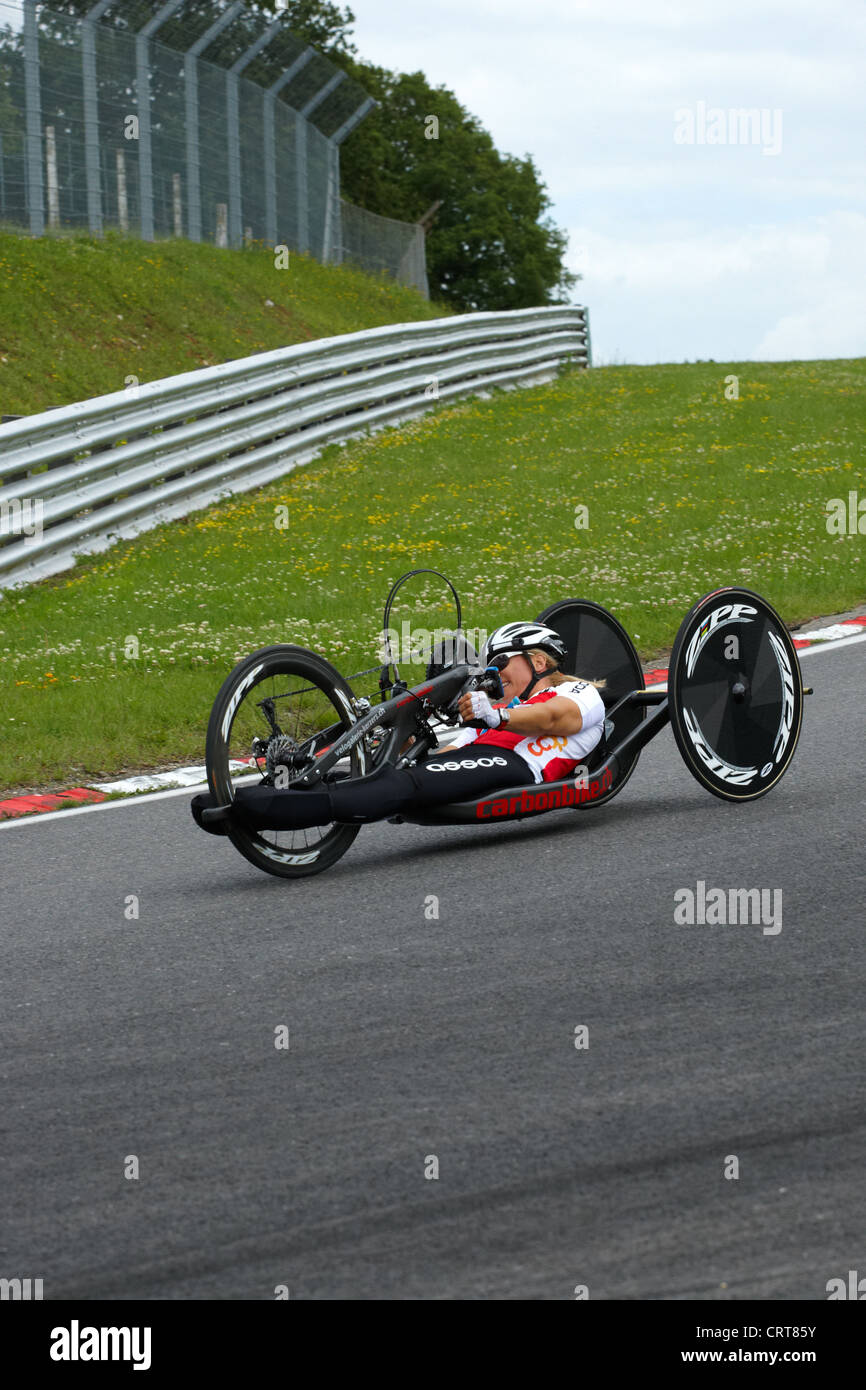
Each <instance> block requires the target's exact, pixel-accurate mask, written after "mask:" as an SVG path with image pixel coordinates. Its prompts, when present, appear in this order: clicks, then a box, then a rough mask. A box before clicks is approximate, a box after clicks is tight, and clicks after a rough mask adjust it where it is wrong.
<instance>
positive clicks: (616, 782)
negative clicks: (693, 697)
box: [536, 598, 646, 810]
mask: <svg viewBox="0 0 866 1390" xmlns="http://www.w3.org/2000/svg"><path fill="white" fill-rule="evenodd" d="M536 622H539V623H546V624H547V626H548V627H552V628H553V630H554V632H557V633H559V636H560V637H561V638H562V640H563V642H564V643H565V645H566V647H567V648H568V653H567V656H566V659H565V661H564V662H563V670H564V671H566V672H568V673H569V674H573V675H576V676H578V677H580V678H582V679H583V680H592V681H604V685H603V687H602V688H601V689H600V690H599V694H600V695H601V697H602V699H603V701H604V706H605V710H606V711H607V710H610V709H612V708H613V706H614V705H615V704H617V702H618V701H619V700H621V699H622V698H623V697H624V696H625V695H628V694H629V693H630V692H631V691H633V690H643V689H644V678H643V670H642V668H641V664H640V657H639V656H638V654H637V652H636V651H635V648H634V644H633V643H632V640H631V638H630V637H629V635H628V633H627V632H626V630H625V628H624V627H623V625H622V623H620V622H618V621H617V619H616V618H615V617H614V616H613V614H612V613H608V611H607V609H606V608H602V606H601V604H600V603H593V602H592V600H591V599H576V598H575V599H561V600H560V602H559V603H554V604H551V606H550V607H549V608H545V610H544V612H543V613H539V615H538V617H537V619H536ZM645 712H646V711H645V708H644V706H643V705H632V706H625V705H624V706H623V708H622V709H620V710H618V711H617V714H616V717H615V719H614V721H613V730H612V732H611V734H610V735H609V737H608V746H611V745H612V744H613V742H614V741H618V740H620V739H622V738H624V737H625V735H626V734H630V733H631V732H632V731H633V730H634V729H636V728H637V727H638V725H639V724H640V723H641V722H642V721H643V719H644V715H645ZM590 757H592V754H590ZM639 757H640V752H639V751H636V752H634V753H631V754H630V755H628V756H627V757H625V758H623V759H622V762H621V763H620V767H619V771H618V773H617V774H616V776H615V777H613V778H612V779H611V781H610V784H609V786H608V787H606V788H602V787H599V788H598V791H597V794H596V795H594V796H592V797H591V798H588V799H587V800H586V801H582V802H580V803H579V806H578V807H577V808H576V809H580V810H584V809H586V808H587V807H595V806H602V805H604V803H605V802H606V801H611V800H612V799H613V798H614V797H615V796H616V794H617V792H620V791H622V789H623V787H624V786H625V784H626V782H627V781H628V779H629V777H630V776H631V774H632V773H633V772H634V770H635V767H636V766H637V760H638V758H639ZM602 780H604V779H602ZM589 784H590V787H592V786H593V785H594V783H593V776H592V773H590V774H589Z"/></svg>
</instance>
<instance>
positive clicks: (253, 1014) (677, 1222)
mask: <svg viewBox="0 0 866 1390" xmlns="http://www.w3.org/2000/svg"><path fill="white" fill-rule="evenodd" d="M864 661H866V644H859V645H854V646H852V647H848V648H846V649H842V650H835V651H832V652H826V653H822V654H821V655H816V656H811V655H810V656H809V657H807V659H806V660H804V662H803V670H804V675H805V679H806V683H807V684H813V685H814V686H815V688H816V693H815V695H814V696H812V697H811V698H809V699H808V700H807V701H806V710H805V716H804V727H803V734H802V737H801V742H800V747H799V750H798V752H797V756H796V757H795V759H794V762H793V764H792V767H791V769H790V770H789V772H788V773H787V775H786V776H785V778H784V779H783V781H782V782H781V783H780V784H779V786H778V787H777V788H776V789H775V790H774V791H773V792H771V793H770V794H769V796H767V797H765V798H763V799H762V800H760V801H757V802H755V803H753V804H752V805H747V806H742V807H736V806H728V805H726V804H724V803H722V802H721V801H719V800H717V799H716V798H714V797H712V796H710V795H708V794H707V793H706V792H704V791H703V790H702V789H701V788H700V787H699V786H698V784H697V782H695V781H694V780H693V779H692V777H691V775H690V774H689V772H688V771H687V769H686V767H685V765H684V764H683V763H682V761H681V759H680V757H679V754H678V753H677V751H676V748H675V745H674V742H673V737H672V735H671V733H670V731H669V730H666V731H664V732H663V733H662V734H661V735H660V736H659V737H658V738H657V739H656V740H655V741H654V742H653V743H652V744H651V745H650V746H649V748H648V749H647V750H646V752H645V753H644V754H643V755H642V757H641V759H640V762H639V765H638V768H637V770H636V772H635V774H634V776H633V777H632V780H631V782H630V783H629V784H628V786H627V787H626V788H625V790H624V791H623V792H622V794H621V795H620V796H619V797H618V798H617V799H616V800H615V801H614V802H612V803H611V805H610V806H608V807H605V808H602V809H601V810H599V811H596V812H573V811H560V812H556V813H554V814H552V815H550V816H548V817H544V818H542V819H540V820H537V821H533V822H525V823H523V824H516V825H506V826H500V827H497V828H496V829H495V830H488V829H482V828H479V829H475V828H471V829H469V830H465V829H460V828H444V829H424V828H421V827H414V826H408V825H404V826H399V827H396V826H391V825H387V824H386V825H377V826H371V827H367V828H365V829H364V830H362V832H361V834H360V835H359V837H358V839H357V840H356V841H355V844H354V846H353V848H352V849H351V850H350V852H349V853H348V855H347V856H346V857H345V858H344V859H343V860H341V861H340V863H339V864H338V865H337V866H336V867H335V868H334V869H332V870H330V871H329V872H327V873H325V874H323V875H321V876H320V877H318V878H313V879H310V880H306V881H301V882H297V883H288V884H287V883H283V882H280V881H278V880H276V879H271V878H269V877H266V876H265V875H263V874H260V873H259V872H257V871H256V870H255V869H254V868H252V866H251V865H248V864H247V863H246V862H245V861H244V860H243V859H241V857H240V856H239V855H237V853H236V852H235V851H234V850H233V849H232V848H231V847H230V846H229V845H228V844H226V843H225V842H223V841H220V840H216V839H213V838H211V837H207V836H204V835H202V834H201V833H200V832H199V831H197V830H196V828H195V827H194V825H193V822H192V820H191V818H190V815H189V811H188V797H187V796H186V795H184V796H179V797H169V798H165V799H160V800H156V801H152V802H147V803H141V804H128V805H125V806H123V807H120V808H116V807H111V808H99V809H98V810H96V811H94V812H92V813H89V814H84V815H67V816H64V817H62V818H55V819H52V820H51V821H50V822H49V823H40V822H39V821H35V822H30V823H27V824H22V825H17V826H14V827H10V828H8V829H5V830H3V831H0V865H2V882H3V894H2V908H0V911H2V916H3V933H2V941H3V970H2V977H3V1005H2V1019H3V1024H2V1029H3V1045H2V1075H3V1084H2V1091H3V1108H2V1131H3V1133H2V1143H0V1152H2V1158H0V1172H2V1183H3V1193H4V1202H3V1218H2V1233H0V1275H3V1276H4V1277H7V1278H11V1277H19V1278H42V1279H43V1280H44V1295H45V1298H46V1299H56V1298H72V1299H90V1298H112V1299H126V1298H153V1299H157V1298H159V1299H165V1298H168V1299H202V1298H215V1299H273V1298H274V1295H275V1289H276V1287H277V1286H278V1285H286V1286H288V1289H289V1292H290V1296H291V1298H292V1299H298V1298H301V1299H374V1298H383V1299H571V1298H573V1297H574V1290H575V1286H577V1285H585V1286H586V1287H587V1288H588V1292H589V1297H590V1298H591V1299H707V1300H709V1299H739V1298H760V1299H780V1300H786V1299H826V1296H827V1294H826V1284H827V1281H828V1280H829V1279H831V1278H834V1277H837V1276H841V1277H842V1278H846V1277H847V1272H848V1271H849V1270H851V1269H859V1270H860V1271H861V1273H862V1272H866V1271H864V1270H863V1251H864V1248H866V1241H864V1236H866V1202H864V1189H863V1172H864V1169H866V1111H864V1098H866V1083H864V1028H863V978H864V970H863V967H864V954H866V950H864V913H863V901H864V891H863V890H864V869H863V862H864V852H863V851H864V843H866V834H864V820H866V817H864V794H863V749H864V717H863V699H864V681H863V673H864ZM697 880H703V881H704V882H705V883H706V885H707V888H710V887H722V888H725V889H727V888H733V887H739V888H751V887H759V888H769V889H775V888H781V890H782V893H783V918H782V928H781V930H780V931H779V932H778V933H776V934H768V933H765V932H764V930H763V927H762V925H761V924H760V923H749V924H739V925H694V926H684V925H677V924H675V922H674V906H675V904H674V894H675V892H676V890H677V889H681V888H686V887H691V888H692V889H694V888H695V887H696V882H697ZM131 894H136V895H137V896H138V898H139V904H140V906H139V917H138V920H127V918H126V917H125V915H124V910H125V901H126V899H127V897H128V895H131ZM434 894H435V895H436V896H437V897H438V900H439V917H438V920H435V919H428V917H427V916H425V900H426V899H427V898H428V896H429V895H434ZM280 1025H286V1026H287V1027H288V1028H289V1047H288V1049H287V1050H286V1049H283V1050H278V1049H277V1048H275V1046H274V1040H275V1029H277V1028H278V1027H279V1026H280ZM578 1025H585V1026H586V1027H587V1028H588V1030H589V1035H588V1037H589V1046H588V1047H587V1048H585V1049H580V1050H579V1049H577V1048H576V1047H575V1045H574V1043H575V1027H576V1026H578ZM129 1155H135V1156H136V1157H137V1158H138V1162H139V1165H140V1169H139V1171H140V1176H139V1177H138V1179H137V1180H130V1179H127V1178H126V1177H125V1176H124V1166H125V1161H126V1159H127V1156H129ZM430 1156H435V1157H436V1158H437V1159H438V1165H439V1176H438V1179H432V1178H425V1164H426V1166H427V1168H428V1170H430V1169H431V1168H432V1164H431V1163H430V1162H429V1161H428V1160H429V1158H430ZM730 1156H735V1157H736V1158H737V1160H738V1163H739V1177H738V1178H735V1179H734V1178H726V1177H725V1176H724V1174H725V1169H726V1166H727V1168H728V1170H729V1171H730V1170H731V1169H732V1166H733V1165H732V1164H731V1162H730Z"/></svg>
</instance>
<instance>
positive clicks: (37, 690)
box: [0, 359, 866, 789]
mask: <svg viewBox="0 0 866 1390" xmlns="http://www.w3.org/2000/svg"><path fill="white" fill-rule="evenodd" d="M730 373H736V374H737V376H738V377H739V399H738V400H726V399H725V394H724V387H725V380H724V379H725V377H726V376H728V374H730ZM864 396H866V359H857V360H850V361H830V362H805V363H775V364H755V363H745V364H740V365H738V364H736V363H732V364H725V365H722V364H716V363H698V364H696V365H688V366H659V367H610V368H604V369H602V370H598V371H591V372H581V371H573V372H570V373H567V374H564V375H562V376H561V377H559V378H558V379H557V380H556V381H555V382H552V383H550V384H549V385H547V386H544V387H539V388H534V389H532V390H524V391H514V392H498V393H496V394H495V395H494V396H493V397H492V398H490V399H488V400H474V401H468V402H464V403H459V404H456V405H451V406H442V407H441V408H438V409H437V410H436V412H435V413H434V414H432V415H429V416H426V417H424V418H423V419H421V420H419V421H416V422H415V423H413V424H411V425H408V426H406V427H403V428H401V429H394V430H389V431H385V432H383V433H381V434H378V435H375V436H373V437H371V438H369V439H367V440H360V441H357V442H353V443H351V444H349V445H347V446H345V447H344V448H339V447H336V446H335V447H332V448H331V449H329V450H328V451H327V453H326V454H325V455H323V456H322V457H321V458H320V459H318V460H316V461H314V462H313V463H310V464H307V465H304V466H302V467H299V468H297V469H296V470H295V471H294V472H292V473H291V474H289V475H288V476H287V477H286V478H284V479H283V480H282V481H280V482H278V483H275V484H273V485H271V486H270V487H268V488H266V489H263V490H261V491H259V492H255V493H250V494H246V495H244V496H242V497H239V498H236V499H235V500H233V501H229V502H226V503H224V504H222V505H220V506H218V507H215V508H213V509H211V510H210V511H207V512H200V513H197V514H193V515H191V516H190V517H189V518H187V519H186V520H185V521H183V522H177V523H174V524H172V525H169V526H165V527H162V528H160V529H158V530H155V531H153V532H150V533H149V534H147V535H145V536H143V537H141V538H139V539H138V540H137V541H134V542H130V543H125V544H122V545H118V546H116V547H115V548H114V549H112V550H110V551H108V552H105V553H104V554H103V555H101V556H99V557H95V558H93V559H91V560H86V561H83V562H80V564H79V566H78V568H77V569H76V570H75V571H71V572H68V573H67V574H65V575H59V576H57V577H56V578H55V579H54V580H49V581H46V582H44V583H42V584H39V585H36V586H34V587H32V588H31V589H29V590H27V591H26V592H24V593H21V594H13V595H11V596H7V597H6V598H5V599H4V600H2V601H0V655H2V658H3V671H4V677H3V681H4V684H3V702H2V716H0V785H2V786H5V787H7V788H10V789H12V788H36V787H44V786H47V785H51V784H58V783H62V784H65V785H71V784H74V783H76V782H80V781H84V780H87V779H93V778H96V777H97V776H99V777H106V776H110V775H113V774H115V773H120V772H121V771H122V770H126V769H129V768H135V769H136V770H138V769H141V768H145V767H152V766H161V767H168V766H171V765H177V764H181V763H184V762H190V761H196V762H197V761H201V760H202V759H203V750H204V732H205V727H206V724H207V718H208V713H209V710H210V706H211V704H212V701H213V698H214V695H215V694H216V691H217V689H218V687H219V685H220V684H221V682H222V680H223V679H224V677H225V675H226V674H227V672H228V671H229V669H230V668H231V666H232V665H233V664H234V663H235V662H236V661H237V660H239V659H240V658H241V657H242V656H244V655H246V654H247V653H248V652H250V651H252V650H254V649H255V648H256V647H260V646H264V645H266V644H268V643H271V642H278V641H287V642H297V643H300V644H301V645H304V646H310V647H313V648H315V649H317V650H319V651H321V652H322V654H323V655H325V656H327V657H329V658H330V659H331V660H332V661H333V662H334V663H335V665H337V666H338V667H339V669H340V670H342V671H343V672H344V673H351V672H354V671H357V670H359V669H360V668H362V667H368V666H371V665H373V664H374V662H375V660H376V652H377V641H376V639H377V635H378V629H379V626H380V624H381V610H382V606H383V603H384V598H385V594H386V592H387V588H388V586H389V585H390V583H391V582H392V581H393V580H394V579H395V578H396V577H397V576H398V575H400V574H401V573H402V572H403V571H404V570H407V569H410V568H412V567H414V566H418V565H431V566H434V567H436V568H438V569H442V570H444V572H445V573H446V574H448V575H449V576H450V577H451V578H452V580H453V581H454V582H455V584H456V586H457V589H458V591H459V593H460V595H461V597H462V599H463V603H464V622H465V624H466V625H467V626H469V627H485V628H488V629H491V628H492V627H494V626H495V625H498V624H499V623H502V622H504V621H507V620H508V619H510V618H514V617H521V616H524V615H525V616H535V615H536V614H537V613H538V612H539V611H540V610H541V609H542V608H543V607H545V606H546V605H547V604H548V603H550V602H552V601H553V600H555V599H559V598H565V597H575V596H583V597H588V598H592V599H595V600H596V601H598V602H600V603H602V604H604V605H605V607H608V608H610V609H611V610H612V611H613V612H614V613H615V614H616V615H617V617H619V618H620V620H621V621H622V622H623V623H624V624H625V626H626V628H627V629H628V630H629V631H630V632H631V633H632V634H634V638H635V642H636V645H637V647H638V649H639V650H640V652H641V654H642V655H643V656H646V657H649V656H653V655H655V654H657V653H659V652H660V651H662V650H663V649H664V648H665V647H668V646H669V645H670V643H671V641H672V639H673V636H674V634H675V632H676V629H677V627H678V626H679V623H680V621H681V619H682V617H683V616H684V614H685V612H686V610H687V608H688V607H689V606H690V605H691V604H692V603H693V602H694V601H695V600H696V599H697V598H699V597H700V596H701V595H702V594H703V593H705V592H706V591H708V590H710V589H713V588H717V587H719V586H720V585H723V584H731V583H733V584H742V585H744V586H745V587H747V588H751V589H754V590H757V591H758V592H759V593H761V594H763V595H765V596H766V597H767V598H768V599H769V600H770V602H771V603H773V604H774V605H775V606H776V607H777V608H778V609H779V610H780V611H781V613H782V614H783V616H784V617H785V619H786V620H788V621H789V622H792V623H793V622H798V621H801V620H805V619H808V618H811V617H814V616H818V615H821V614H828V613H834V612H839V611H841V610H843V609H845V608H847V607H850V606H852V605H853V604H855V603H857V602H859V601H861V600H862V599H863V596H864V589H866V586H864V581H863V574H864V563H863V561H864V551H866V538H864V537H863V536H859V535H854V536H849V535H845V536H832V535H830V534H828V531H827V527H826V519H827V517H826V506H827V502H828V501H829V499H830V498H833V497H847V494H848V491H849V490H851V489H859V490H860V496H863V495H864V491H866V489H864V476H863V468H862V459H863V445H864V433H866V419H864V409H863V400H864ZM280 504H283V505H285V506H287V508H288V517H289V524H288V527H287V528H286V529H280V528H279V527H278V526H277V525H276V524H275V520H276V518H277V517H278V515H279V514H278V513H277V511H276V509H277V507H278V506H279V505H280ZM579 504H583V505H585V506H587V507H588V509H589V525H588V528H587V529H585V530H578V529H576V528H575V525H574V521H575V508H576V506H577V505H579ZM444 592H445V591H444V590H443V588H442V586H441V585H439V583H438V581H432V580H431V581H424V580H423V579H422V580H414V581H412V582H411V583H410V584H407V585H406V586H405V588H404V589H403V590H402V591H401V594H400V596H399V598H398V602H397V605H396V607H395V611H394V615H393V625H394V626H395V627H398V628H399V626H400V624H401V622H402V621H403V620H407V621H409V622H410V623H411V625H412V627H413V628H416V627H425V628H428V629H432V628H434V627H436V626H438V625H444V624H447V623H448V621H449V619H450V616H451V613H450V609H449V607H448V604H447V602H446V601H445V600H444V599H443V598H442V594H443V593H444ZM127 637H135V638H136V639H137V640H138V643H139V653H138V657H137V659H127V657H126V655H125V652H124V643H125V640H126V638H127ZM415 671H416V672H417V668H415ZM413 674H414V672H413ZM359 685H360V688H361V689H363V690H364V691H365V693H369V689H370V685H371V682H370V679H369V678H368V679H367V680H366V681H362V682H360V683H359Z"/></svg>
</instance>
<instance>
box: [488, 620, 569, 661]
mask: <svg viewBox="0 0 866 1390" xmlns="http://www.w3.org/2000/svg"><path fill="white" fill-rule="evenodd" d="M532 647H538V648H540V650H541V651H543V652H547V653H548V655H549V656H552V657H553V659H554V661H557V662H560V661H564V660H565V655H566V651H567V648H566V645H565V643H564V642H563V640H562V638H561V637H560V635H559V633H558V632H554V630H553V628H552V627H545V625H544V623H505V624H504V626H503V627H498V628H497V629H496V631H495V632H491V634H490V636H489V637H488V639H487V641H486V642H485V643H484V646H483V647H482V649H481V665H482V666H489V665H490V663H491V661H492V660H493V658H494V657H496V656H520V655H522V654H523V653H524V652H525V651H526V650H527V649H529V648H532Z"/></svg>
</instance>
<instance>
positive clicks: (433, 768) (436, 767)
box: [425, 758, 508, 772]
mask: <svg viewBox="0 0 866 1390" xmlns="http://www.w3.org/2000/svg"><path fill="white" fill-rule="evenodd" d="M507 766H508V763H507V762H506V760H505V758H461V759H460V761H459V762H457V761H451V762H447V763H426V764H425V767H426V770H427V771H428V772H458V771H459V769H460V768H461V767H468V768H469V769H470V770H471V769H472V768H476V767H507Z"/></svg>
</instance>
